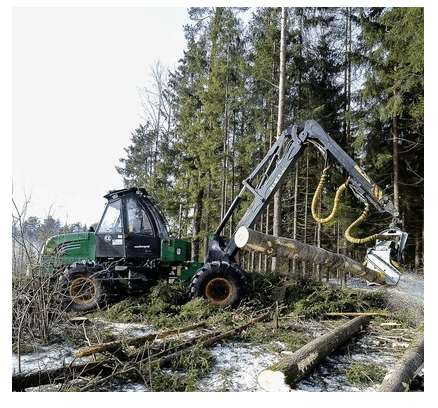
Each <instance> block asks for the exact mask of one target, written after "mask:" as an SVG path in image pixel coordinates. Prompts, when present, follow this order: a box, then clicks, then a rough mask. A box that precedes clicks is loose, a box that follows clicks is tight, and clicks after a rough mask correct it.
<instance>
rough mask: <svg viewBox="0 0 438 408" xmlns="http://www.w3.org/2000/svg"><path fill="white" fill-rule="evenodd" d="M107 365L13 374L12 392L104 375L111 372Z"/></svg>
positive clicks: (92, 364)
mask: <svg viewBox="0 0 438 408" xmlns="http://www.w3.org/2000/svg"><path fill="white" fill-rule="evenodd" d="M111 362H113V361H111ZM109 363H110V362H109V361H99V362H89V363H85V364H74V365H69V366H65V367H59V368H54V369H49V370H42V371H38V372H35V373H27V374H26V373H22V374H15V375H13V376H12V391H24V390H25V389H26V388H30V387H38V386H40V385H44V384H54V383H60V382H65V381H68V380H70V379H73V378H75V377H79V376H88V375H97V374H105V373H107V372H110V371H112V369H111V367H110V366H111V364H109Z"/></svg>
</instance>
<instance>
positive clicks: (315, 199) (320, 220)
mask: <svg viewBox="0 0 438 408" xmlns="http://www.w3.org/2000/svg"><path fill="white" fill-rule="evenodd" d="M329 169H330V166H328V167H326V168H325V169H324V170H323V172H322V175H321V179H320V181H319V183H318V187H317V188H316V190H315V194H314V196H313V199H312V206H311V209H312V216H313V218H314V219H315V221H316V222H318V223H320V224H326V223H327V222H330V221H332V220H333V219H334V218H335V217H336V215H337V213H338V211H339V202H340V199H341V194H342V193H343V192H344V190H346V188H347V183H344V184H342V185H341V186H339V188H338V189H337V191H336V194H335V199H334V202H333V209H332V212H331V213H330V215H328V216H327V217H325V218H321V217H320V216H319V214H318V211H317V205H318V201H319V197H320V195H321V193H322V189H323V188H324V184H325V182H326V180H327V177H328V175H327V172H328V170H329ZM368 212H369V204H368V203H366V204H365V209H364V211H363V212H362V214H361V215H360V216H359V218H358V219H357V220H356V221H354V222H353V223H352V224H351V225H350V226H349V227H348V228H347V229H346V230H345V234H344V235H345V238H346V239H347V241H348V242H351V243H353V244H365V243H367V242H370V241H374V240H376V239H384V237H383V236H382V235H381V234H374V235H370V236H368V237H365V238H355V237H353V236H352V235H351V231H352V230H353V229H354V228H355V227H357V226H358V225H359V224H360V223H361V222H362V221H364V220H365V218H366V217H367V215H368Z"/></svg>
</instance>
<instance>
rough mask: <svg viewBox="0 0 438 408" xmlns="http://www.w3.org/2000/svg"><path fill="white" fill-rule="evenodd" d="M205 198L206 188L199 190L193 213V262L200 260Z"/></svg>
mask: <svg viewBox="0 0 438 408" xmlns="http://www.w3.org/2000/svg"><path fill="white" fill-rule="evenodd" d="M203 198H204V188H201V189H200V190H199V191H198V195H197V196H196V204H195V212H194V215H193V244H192V260H193V262H198V261H199V249H200V245H199V244H200V239H199V234H200V232H201V220H202V200H203Z"/></svg>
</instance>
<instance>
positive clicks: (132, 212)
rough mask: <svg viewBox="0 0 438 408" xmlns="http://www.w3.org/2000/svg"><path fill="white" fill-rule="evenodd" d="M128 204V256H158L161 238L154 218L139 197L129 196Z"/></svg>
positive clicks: (126, 202)
mask: <svg viewBox="0 0 438 408" xmlns="http://www.w3.org/2000/svg"><path fill="white" fill-rule="evenodd" d="M125 206H126V235H125V245H126V249H125V251H126V257H127V258H158V257H159V256H160V242H161V239H160V238H159V237H158V236H157V229H156V226H155V223H154V221H153V218H152V217H151V215H150V214H149V212H148V211H147V209H146V208H145V207H144V206H142V205H141V203H140V202H139V201H138V200H137V197H135V196H132V197H127V198H126V200H125Z"/></svg>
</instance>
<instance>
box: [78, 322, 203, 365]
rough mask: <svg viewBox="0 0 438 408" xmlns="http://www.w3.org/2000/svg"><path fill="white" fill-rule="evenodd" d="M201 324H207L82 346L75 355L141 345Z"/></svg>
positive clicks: (195, 325) (195, 327) (87, 354)
mask: <svg viewBox="0 0 438 408" xmlns="http://www.w3.org/2000/svg"><path fill="white" fill-rule="evenodd" d="M201 326H205V323H196V324H192V325H190V326H187V327H184V328H182V329H172V330H167V331H164V332H161V333H151V334H146V335H144V336H140V337H134V338H131V339H127V340H116V341H111V342H108V343H99V344H92V345H91V346H86V347H82V348H80V349H79V350H78V351H77V352H76V353H75V356H76V357H84V356H89V355H91V354H95V353H102V352H104V351H109V352H112V351H115V350H117V349H119V348H120V347H122V345H123V344H126V345H127V346H128V347H129V346H140V345H142V344H145V343H146V342H148V341H154V340H156V339H163V338H165V337H168V336H172V335H174V334H179V333H184V332H187V331H190V330H194V329H197V328H199V327H201Z"/></svg>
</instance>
